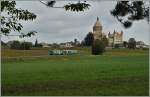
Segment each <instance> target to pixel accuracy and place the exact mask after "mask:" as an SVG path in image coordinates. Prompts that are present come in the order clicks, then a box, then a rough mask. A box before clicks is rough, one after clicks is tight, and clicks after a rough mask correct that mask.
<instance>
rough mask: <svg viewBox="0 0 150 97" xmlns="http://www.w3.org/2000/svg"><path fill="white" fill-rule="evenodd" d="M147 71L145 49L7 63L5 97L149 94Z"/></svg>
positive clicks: (3, 81)
mask: <svg viewBox="0 0 150 97" xmlns="http://www.w3.org/2000/svg"><path fill="white" fill-rule="evenodd" d="M81 53H87V52H85V51H82V52H81ZM148 70H149V69H148V51H142V50H141V51H139V50H137V51H133V50H110V51H108V52H106V53H105V54H104V55H103V56H91V55H89V54H88V53H87V54H86V55H85V54H84V55H76V56H52V57H49V58H46V59H42V60H39V59H35V60H29V61H24V62H20V61H18V62H4V63H2V95H148V86H149V85H148V72H149V71H148Z"/></svg>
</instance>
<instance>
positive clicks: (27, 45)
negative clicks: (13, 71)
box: [20, 42, 32, 50]
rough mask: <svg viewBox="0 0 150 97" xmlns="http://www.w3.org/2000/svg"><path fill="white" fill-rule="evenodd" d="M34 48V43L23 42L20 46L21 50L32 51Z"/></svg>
mask: <svg viewBox="0 0 150 97" xmlns="http://www.w3.org/2000/svg"><path fill="white" fill-rule="evenodd" d="M31 47H32V42H22V43H21V45H20V49H21V50H30V49H31Z"/></svg>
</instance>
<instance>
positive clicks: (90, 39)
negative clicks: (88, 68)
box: [84, 32, 94, 46]
mask: <svg viewBox="0 0 150 97" xmlns="http://www.w3.org/2000/svg"><path fill="white" fill-rule="evenodd" d="M93 40H94V36H93V33H92V32H89V33H88V34H87V35H86V37H85V38H84V45H85V46H92V44H93Z"/></svg>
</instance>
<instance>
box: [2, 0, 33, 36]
mask: <svg viewBox="0 0 150 97" xmlns="http://www.w3.org/2000/svg"><path fill="white" fill-rule="evenodd" d="M1 12H2V13H1V33H2V35H6V36H7V35H9V34H10V32H11V31H12V30H13V31H17V32H20V31H21V30H22V28H23V26H22V24H21V23H19V21H20V20H24V21H28V20H34V19H36V15H35V14H34V13H31V12H29V11H28V10H23V9H18V8H16V2H15V1H6V0H3V1H1ZM35 33H36V32H35V31H30V32H28V33H20V37H26V36H31V35H34V34H35Z"/></svg>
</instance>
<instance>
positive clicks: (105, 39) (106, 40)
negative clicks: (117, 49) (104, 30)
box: [102, 36, 108, 47]
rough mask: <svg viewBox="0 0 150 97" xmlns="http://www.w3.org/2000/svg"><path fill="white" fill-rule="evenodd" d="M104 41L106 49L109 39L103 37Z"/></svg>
mask: <svg viewBox="0 0 150 97" xmlns="http://www.w3.org/2000/svg"><path fill="white" fill-rule="evenodd" d="M102 41H103V43H104V45H105V47H106V46H108V39H107V37H106V36H104V37H102Z"/></svg>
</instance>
